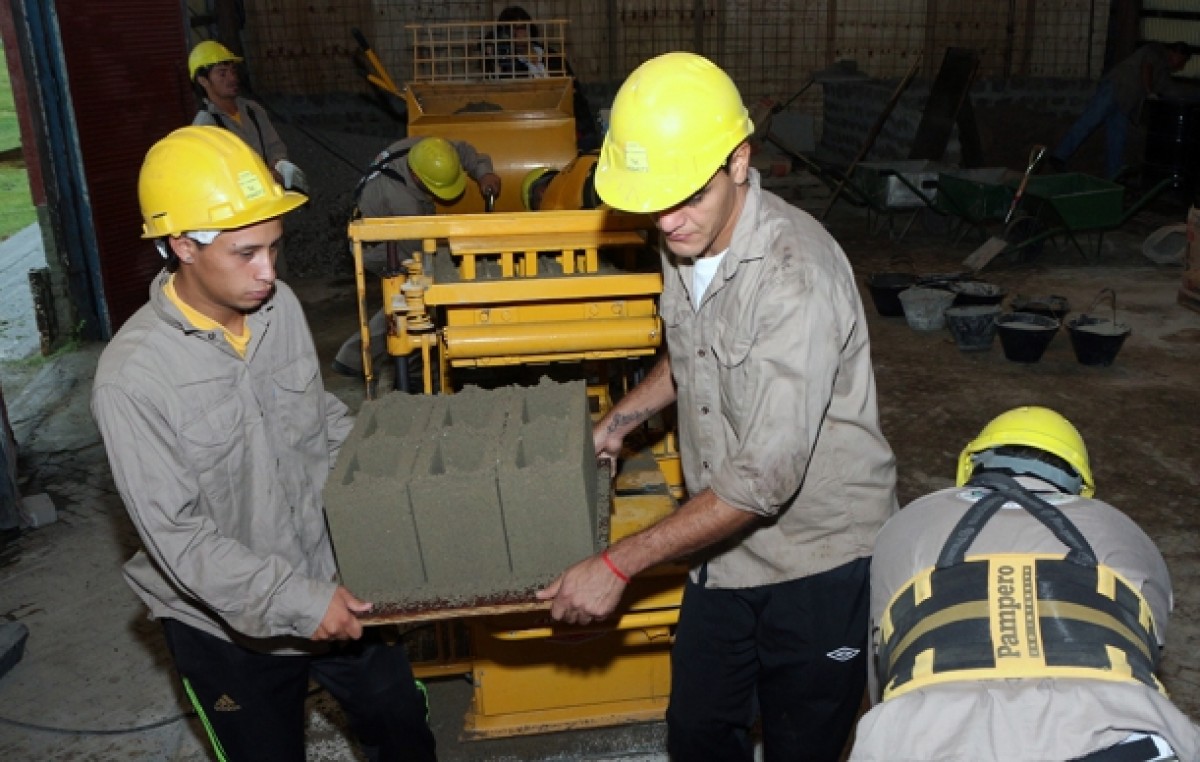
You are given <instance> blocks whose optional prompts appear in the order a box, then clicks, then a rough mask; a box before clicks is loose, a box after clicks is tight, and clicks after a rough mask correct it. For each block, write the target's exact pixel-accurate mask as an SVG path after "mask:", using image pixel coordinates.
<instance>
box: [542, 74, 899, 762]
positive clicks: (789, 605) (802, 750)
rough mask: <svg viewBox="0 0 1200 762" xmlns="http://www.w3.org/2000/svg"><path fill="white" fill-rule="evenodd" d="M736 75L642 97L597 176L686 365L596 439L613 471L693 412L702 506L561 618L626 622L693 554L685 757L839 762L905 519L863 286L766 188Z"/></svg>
mask: <svg viewBox="0 0 1200 762" xmlns="http://www.w3.org/2000/svg"><path fill="white" fill-rule="evenodd" d="M752 131H753V126H752V124H751V122H750V119H749V116H748V115H747V113H746V108H745V106H744V105H743V102H742V98H741V95H740V94H739V93H738V90H737V87H736V86H735V85H734V83H733V81H732V80H730V78H729V77H728V75H726V74H725V72H723V71H722V70H721V69H719V68H718V67H717V66H715V65H714V64H713V63H711V62H710V61H708V60H706V59H704V58H702V57H700V56H697V55H694V54H691V53H668V54H666V55H663V56H660V57H658V58H654V59H651V60H650V61H648V62H646V63H644V64H642V65H641V66H640V67H638V69H636V70H635V71H634V72H633V73H632V74H631V75H630V76H629V78H628V79H627V80H626V81H625V83H624V84H623V85H622V86H621V89H620V91H619V92H618V93H617V96H616V99H615V101H614V103H613V109H612V122H611V127H610V129H609V132H608V135H607V137H606V138H605V142H604V145H603V147H602V149H601V153H600V162H599V165H598V168H597V170H596V190H597V191H598V192H599V194H600V197H601V198H602V199H603V200H604V202H605V203H607V204H608V205H609V206H611V207H613V208H614V209H619V210H623V211H630V212H638V213H646V214H650V215H653V217H654V219H655V221H656V224H657V227H658V229H659V231H660V232H661V239H662V266H663V280H664V283H663V293H662V298H661V300H660V311H661V314H662V319H663V323H664V325H665V328H666V340H667V341H666V344H667V352H666V353H665V354H664V355H663V356H662V357H660V358H659V360H658V362H657V364H656V365H655V366H654V368H653V369H652V370H651V371H650V372H649V373H648V375H647V376H646V378H645V379H644V380H643V381H642V382H641V383H640V384H638V385H637V386H636V387H635V388H634V389H633V390H632V391H631V392H630V393H629V394H628V395H626V396H625V397H624V398H622V399H621V400H620V401H619V402H618V403H617V404H616V405H615V406H614V407H613V408H612V409H611V410H609V411H608V412H607V413H606V414H605V415H604V416H603V418H601V420H600V421H599V422H598V423H597V424H596V427H595V430H594V441H595V448H596V454H597V456H598V457H599V458H601V459H602V460H615V459H617V458H618V457H619V455H620V451H621V448H622V444H623V441H624V438H625V436H626V435H627V434H629V433H630V432H631V431H633V430H634V429H635V428H637V427H638V426H640V425H641V424H642V423H644V422H645V421H647V420H648V419H649V418H650V417H651V416H653V415H654V414H656V413H657V412H658V411H660V410H662V409H663V408H665V407H667V406H668V405H670V404H671V403H675V406H676V409H677V417H678V427H679V442H680V452H681V457H682V464H683V470H684V477H685V480H686V485H687V491H688V495H689V498H688V499H687V501H686V502H684V503H683V504H682V505H681V506H680V507H679V509H678V510H676V511H675V512H674V513H673V514H671V515H670V516H668V517H667V518H665V519H663V520H661V521H659V522H658V523H657V524H655V525H653V526H651V527H649V528H647V529H645V530H643V531H641V532H639V533H636V534H633V535H631V536H629V537H626V538H624V539H622V540H621V541H619V542H617V543H615V544H614V545H612V546H610V547H609V548H608V549H607V550H606V551H604V552H602V553H600V554H598V555H596V556H593V557H590V558H587V559H584V560H583V561H581V562H579V563H578V564H576V565H574V566H572V567H571V568H569V569H567V570H566V571H565V572H564V573H563V574H562V576H560V577H559V578H558V579H556V580H555V581H553V582H552V583H551V584H550V585H548V586H547V587H546V588H545V589H544V590H541V591H539V592H538V597H540V598H542V599H547V600H552V601H553V604H552V608H551V614H552V616H553V617H555V618H556V619H559V620H562V621H565V622H571V623H579V624H586V623H588V622H591V621H593V620H598V619H603V618H605V617H607V616H608V615H609V614H611V613H612V612H613V610H614V608H615V607H616V606H617V604H618V602H619V601H620V599H621V597H622V594H623V592H624V591H625V588H626V586H627V585H628V584H629V583H630V581H631V579H632V578H633V577H634V576H636V575H637V574H639V573H641V572H642V571H644V570H646V569H648V568H649V567H651V566H654V565H656V564H660V563H663V562H666V561H672V560H677V559H687V560H688V561H689V562H690V564H691V572H690V575H689V578H688V580H687V582H686V584H685V589H684V594H683V603H682V606H681V609H680V614H679V624H678V628H677V630H676V633H675V642H674V645H673V647H672V650H671V669H672V673H671V697H670V704H669V708H668V710H667V749H668V752H669V753H670V754H671V756H672V758H673V759H678V760H688V762H693V761H694V760H746V761H747V762H748V761H749V760H751V759H752V758H753V756H754V748H753V746H754V739H753V737H752V734H751V729H752V727H753V726H754V725H755V721H756V713H757V714H758V715H759V718H760V719H761V728H762V744H763V752H764V759H766V760H768V762H775V761H776V760H798V759H803V760H837V759H838V758H839V757H840V755H841V753H842V751H843V748H844V747H845V744H846V739H847V738H848V736H849V734H850V731H851V729H852V728H853V726H854V720H855V718H856V716H857V713H858V710H859V707H860V705H861V703H862V699H863V693H864V688H865V685H866V680H867V668H866V647H867V639H866V634H867V601H868V591H867V577H868V569H869V565H870V556H871V550H872V545H873V542H874V539H875V534H876V533H877V532H878V531H879V528H880V527H881V526H882V525H883V522H884V520H885V519H886V518H887V517H888V516H890V515H891V514H892V513H893V512H894V511H895V508H896V497H895V482H896V473H895V458H894V457H893V455H892V451H891V448H890V447H889V446H888V443H887V441H886V440H885V439H884V437H883V433H882V431H881V428H880V422H879V415H878V411H877V406H876V393H875V380H874V372H873V370H872V367H871V353H870V343H869V341H868V338H867V320H866V317H865V315H864V312H863V307H862V303H861V301H860V299H859V295H858V287H857V285H856V283H855V277H854V272H853V271H852V270H851V268H850V264H849V262H848V261H847V260H846V257H845V255H844V254H843V252H842V250H841V248H840V247H839V246H838V244H837V243H836V242H835V241H834V240H833V238H831V237H830V235H829V234H828V233H827V232H826V231H825V229H824V228H822V227H821V225H820V223H818V222H817V221H816V220H815V219H813V218H812V217H811V216H810V215H808V214H806V213H805V212H803V211H801V210H799V209H797V208H796V207H793V206H791V205H789V204H787V203H786V202H784V201H783V200H782V199H780V198H778V197H777V196H774V195H772V194H771V193H769V192H767V191H764V190H763V189H762V187H761V185H760V183H759V176H758V172H757V171H755V170H754V169H753V168H751V167H750V145H749V143H748V142H747V138H749V136H750V134H751V132H752Z"/></svg>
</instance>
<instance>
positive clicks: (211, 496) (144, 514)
mask: <svg viewBox="0 0 1200 762" xmlns="http://www.w3.org/2000/svg"><path fill="white" fill-rule="evenodd" d="M138 196H139V200H140V202H141V209H142V215H143V219H144V227H143V238H148V239H153V240H154V242H155V245H156V246H157V247H158V249H159V252H160V253H161V254H162V255H163V257H164V258H165V259H166V266H165V268H164V269H163V271H162V272H161V273H159V275H158V277H156V278H155V279H154V282H153V283H152V284H151V286H150V301H149V303H147V304H146V305H145V306H143V307H142V308H141V309H140V310H138V311H137V312H136V313H135V314H134V315H133V316H132V317H131V318H130V319H129V320H128V321H127V322H126V323H125V324H124V325H123V326H122V327H121V329H120V331H118V332H117V335H116V336H115V337H113V339H112V341H111V343H110V344H109V345H108V347H106V348H105V350H104V352H103V354H102V355H101V357H100V362H99V365H98V367H97V370H96V376H95V386H94V388H93V390H92V403H91V406H92V414H93V416H94V417H95V419H96V422H97V424H98V425H99V429H100V433H101V435H102V437H103V439H104V445H105V449H106V450H107V453H108V459H109V463H110V465H111V467H112V474H113V479H114V481H115V482H116V485H117V490H118V492H119V493H120V495H121V499H122V500H123V501H124V503H125V507H126V509H127V510H128V512H129V516H130V518H131V519H132V521H133V524H134V526H135V527H136V528H137V531H138V536H139V537H140V538H141V543H142V549H141V550H139V551H138V552H137V553H136V554H135V555H134V556H133V557H132V558H131V559H130V560H129V561H128V562H127V563H126V565H125V577H126V580H127V581H128V582H129V584H130V586H131V587H132V588H133V590H134V592H136V593H137V594H138V596H139V597H140V598H141V599H142V601H143V602H144V603H145V604H146V606H147V607H148V608H149V610H150V616H151V617H152V618H154V619H157V620H159V622H160V623H161V625H162V628H163V633H164V635H165V638H166V643H167V646H168V649H169V650H170V653H171V656H172V658H173V660H174V663H175V667H176V669H177V671H178V672H179V675H180V676H181V678H182V679H183V684H184V688H185V691H186V693H187V695H188V697H189V698H190V699H191V700H192V703H193V704H194V706H195V709H196V712H197V713H198V714H199V715H200V717H201V719H202V721H203V723H204V726H205V729H206V730H207V731H208V733H209V737H210V741H211V742H212V744H213V747H214V749H215V750H216V753H217V757H218V758H219V759H222V760H231V761H237V760H253V761H254V762H264V761H267V762H274V761H275V760H279V761H280V762H283V761H285V760H286V761H287V762H296V760H303V759H304V756H305V752H304V723H305V708H304V704H305V697H306V696H307V694H308V685H309V679H310V678H311V679H313V680H315V681H316V682H317V683H318V684H320V685H321V686H322V687H324V688H325V689H326V690H328V691H329V693H330V694H331V695H332V696H333V697H334V698H335V699H337V700H338V702H339V703H340V704H341V705H342V707H343V708H344V709H345V710H346V713H347V715H348V717H349V718H350V722H351V725H352V727H353V728H354V730H355V732H356V734H357V735H358V738H359V740H360V742H361V743H362V745H363V749H364V752H365V754H366V758H367V759H369V760H400V759H404V760H432V759H435V753H434V739H433V735H432V733H431V732H430V730H429V727H428V725H427V724H426V719H425V717H426V712H427V707H426V704H425V700H424V697H423V695H422V692H421V691H420V690H419V687H418V685H417V684H416V683H415V681H414V679H413V674H412V669H411V667H410V665H409V662H408V659H407V657H406V655H405V651H404V647H403V646H402V645H391V644H388V643H385V642H384V641H383V640H382V639H381V638H380V636H379V634H378V630H377V629H369V630H366V631H364V629H363V626H362V624H361V623H360V621H359V615H360V614H364V613H366V612H369V611H370V610H371V606H372V604H371V603H368V602H366V601H363V600H361V599H359V598H358V597H356V596H355V595H354V594H353V593H351V592H350V591H349V590H347V589H346V588H345V587H343V586H341V585H339V584H338V582H337V579H336V572H337V569H336V566H335V563H334V556H333V549H332V547H331V545H330V539H329V534H328V531H327V529H326V524H325V512H324V506H323V504H322V501H321V490H322V488H323V486H324V484H325V479H326V478H327V476H328V474H329V472H330V469H331V468H332V466H333V463H334V460H335V458H336V456H337V453H338V449H339V448H340V447H341V445H342V442H343V440H344V439H345V438H346V436H347V435H348V434H349V432H350V429H351V426H352V419H351V417H350V415H349V414H348V411H347V408H346V406H345V405H343V404H342V403H341V402H339V401H338V400H337V398H335V397H333V396H332V395H330V394H328V393H327V392H326V391H325V389H324V387H323V385H322V383H321V374H320V373H319V372H318V364H317V355H316V350H315V348H314V346H313V341H312V336H311V334H310V332H309V328H308V324H307V322H306V321H305V318H304V313H303V312H302V311H301V308H300V303H299V302H298V301H297V299H296V296H295V294H294V293H293V292H292V290H291V289H289V288H288V287H287V286H286V285H285V284H283V283H282V282H280V281H277V280H276V278H275V257H276V252H277V251H278V249H279V245H280V236H281V231H282V223H281V217H282V216H283V215H284V214H286V213H288V212H290V211H291V210H293V209H295V208H296V207H298V206H299V205H300V204H302V203H304V201H305V198H304V196H302V195H301V194H299V193H295V192H292V191H285V190H284V189H283V188H282V187H280V186H279V185H278V184H276V183H275V181H274V179H273V178H272V177H271V174H270V173H269V171H268V170H267V166H266V165H265V164H264V163H263V161H262V159H261V158H260V157H259V156H258V155H257V154H255V153H254V152H253V151H252V150H251V149H250V148H249V147H248V146H247V145H246V144H245V143H244V142H242V141H241V140H239V139H238V138H237V137H235V136H234V135H233V134H232V133H230V132H228V131H226V130H222V129H220V128H217V127H184V128H183V129H180V130H176V131H175V132H173V133H171V134H170V135H168V136H167V137H165V138H163V139H162V140H160V141H159V142H158V143H156V144H155V145H154V146H152V147H151V148H150V150H149V152H148V153H147V154H146V158H145V161H144V163H143V165H142V169H141V174H140V177H139V180H138Z"/></svg>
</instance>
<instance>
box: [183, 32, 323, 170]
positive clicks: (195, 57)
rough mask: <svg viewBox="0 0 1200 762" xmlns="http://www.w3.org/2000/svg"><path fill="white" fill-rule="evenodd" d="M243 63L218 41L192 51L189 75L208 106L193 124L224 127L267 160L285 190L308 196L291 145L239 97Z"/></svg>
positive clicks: (262, 111)
mask: <svg viewBox="0 0 1200 762" xmlns="http://www.w3.org/2000/svg"><path fill="white" fill-rule="evenodd" d="M241 62H242V57H241V56H238V55H235V54H234V53H233V52H232V51H231V50H230V49H229V48H227V47H225V46H224V45H222V44H221V43H219V42H216V41H214V40H205V41H204V42H201V43H198V44H197V45H196V47H194V48H192V52H191V53H190V54H189V55H188V75H189V76H190V77H191V80H192V83H193V84H194V85H195V86H196V88H197V89H198V92H197V95H198V96H199V97H200V98H201V100H202V102H203V104H204V107H203V108H201V109H200V110H199V111H198V112H196V118H195V119H193V120H192V124H195V125H213V126H217V127H224V128H225V129H227V130H229V131H230V132H232V133H233V134H235V135H237V136H238V137H239V138H241V139H242V140H244V141H246V144H247V145H249V146H250V147H251V148H253V149H254V150H255V151H256V152H257V153H258V155H259V156H261V157H262V158H263V161H265V162H266V163H267V166H268V167H270V168H271V174H272V175H274V176H275V180H276V181H277V182H279V183H280V184H282V185H283V187H284V188H286V189H288V190H298V191H300V192H301V193H308V180H307V179H306V178H305V176H304V172H303V171H301V169H300V168H299V167H297V166H296V165H295V164H293V163H292V162H291V161H288V156H287V146H286V145H284V143H283V140H282V139H281V138H280V137H279V133H278V132H276V131H275V126H274V125H273V124H271V119H270V117H268V116H267V111H266V109H264V108H263V107H262V106H260V105H259V104H258V103H255V102H254V101H252V100H250V99H248V98H243V97H241V95H240V94H239V93H240V92H241V82H240V81H239V79H238V71H237V64H239V63H241Z"/></svg>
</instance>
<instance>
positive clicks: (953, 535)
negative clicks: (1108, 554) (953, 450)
mask: <svg viewBox="0 0 1200 762" xmlns="http://www.w3.org/2000/svg"><path fill="white" fill-rule="evenodd" d="M967 486H970V487H983V488H984V489H990V490H992V492H991V494H989V495H986V496H985V497H983V498H981V499H979V500H978V501H976V502H975V504H974V505H972V506H971V508H970V509H969V510H967V512H966V513H965V514H963V517H962V518H961V519H959V520H958V523H957V524H956V525H955V526H954V530H953V531H952V532H950V536H949V537H948V538H946V544H945V545H943V546H942V552H941V555H939V556H938V560H937V567H938V568H939V569H945V568H947V567H950V566H954V565H956V564H960V563H962V562H963V559H964V558H965V557H966V555H967V551H968V550H969V549H970V548H971V545H972V544H973V543H974V542H975V538H976V536H978V534H979V530H981V529H983V527H984V525H985V524H987V523H988V520H990V519H991V518H992V516H994V515H995V514H996V511H998V510H1000V507H1001V506H1003V505H1004V504H1005V503H1007V502H1010V501H1011V502H1014V503H1016V504H1017V505H1019V506H1021V507H1022V508H1024V509H1025V510H1026V511H1028V512H1029V514H1030V515H1031V516H1033V517H1034V518H1035V519H1037V520H1038V521H1040V522H1042V524H1044V525H1045V526H1046V528H1047V529H1049V530H1050V531H1051V532H1053V533H1054V536H1055V537H1056V538H1058V540H1059V542H1061V543H1062V544H1063V545H1066V546H1067V547H1068V548H1070V552H1068V553H1067V558H1066V560H1068V561H1070V562H1072V563H1076V564H1079V565H1081V566H1095V565H1096V563H1097V561H1096V552H1095V551H1094V550H1092V546H1091V544H1090V543H1089V542H1088V541H1087V539H1086V538H1085V537H1084V536H1083V533H1081V532H1080V531H1079V529H1078V528H1076V526H1075V525H1074V524H1072V523H1071V520H1070V519H1068V518H1067V517H1066V516H1065V515H1063V512H1062V511H1060V510H1059V509H1058V508H1056V507H1054V506H1053V505H1051V504H1050V503H1048V502H1046V501H1045V500H1043V499H1041V498H1040V497H1038V496H1037V495H1035V494H1033V493H1032V492H1030V491H1029V490H1027V489H1025V488H1024V487H1022V486H1021V485H1020V483H1018V482H1017V480H1016V479H1014V478H1012V477H1011V476H1008V475H1007V474H1000V473H995V472H992V473H985V474H979V475H978V476H975V477H973V478H972V479H971V481H970V482H968V483H967Z"/></svg>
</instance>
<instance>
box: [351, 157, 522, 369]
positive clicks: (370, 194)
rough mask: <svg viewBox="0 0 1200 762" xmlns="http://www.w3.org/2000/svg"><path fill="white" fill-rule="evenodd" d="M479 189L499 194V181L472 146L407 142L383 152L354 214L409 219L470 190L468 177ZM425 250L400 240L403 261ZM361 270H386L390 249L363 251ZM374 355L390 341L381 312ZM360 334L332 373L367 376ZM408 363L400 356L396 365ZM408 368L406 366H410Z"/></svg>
mask: <svg viewBox="0 0 1200 762" xmlns="http://www.w3.org/2000/svg"><path fill="white" fill-rule="evenodd" d="M468 175H469V176H470V177H471V179H473V180H474V181H475V182H476V183H477V184H478V185H479V192H480V193H481V194H483V196H484V198H489V197H490V198H492V199H495V198H498V197H499V196H500V177H499V175H497V174H496V173H495V172H493V171H492V159H491V157H490V156H488V155H487V154H482V153H479V152H478V151H476V150H475V147H474V146H472V145H471V144H470V143H467V142H465V141H462V140H446V139H444V138H435V137H414V138H404V139H403V140H399V141H397V142H395V143H392V144H391V145H390V146H388V147H387V148H386V149H384V150H383V152H381V153H380V154H379V155H378V156H376V157H375V160H374V161H372V162H371V166H369V167H367V171H366V174H364V175H363V177H362V179H361V180H359V181H358V187H356V188H355V189H354V203H355V205H356V214H357V215H358V216H361V217H410V216H422V215H429V214H434V213H436V212H437V206H436V204H435V202H438V201H440V202H444V203H449V202H451V201H454V200H455V199H456V198H458V197H459V196H461V195H462V194H463V192H464V191H465V190H466V187H467V176H468ZM420 250H421V242H420V241H400V242H399V243H398V252H399V254H400V256H399V260H400V262H403V261H404V260H405V259H409V258H411V257H412V256H413V254H414V253H415V252H418V251H420ZM363 266H364V267H365V268H366V269H367V270H369V271H370V272H373V273H375V274H376V275H381V274H382V273H383V272H384V270H385V269H386V268H387V266H388V263H387V249H386V247H385V246H384V245H383V244H374V245H372V246H369V247H367V248H366V249H365V250H364V251H363ZM370 330H371V347H372V351H373V352H374V353H375V354H376V355H377V356H381V353H382V352H383V351H384V350H385V348H386V347H385V341H386V339H387V315H385V314H384V313H383V311H382V310H380V311H379V312H377V313H375V315H374V316H372V317H371V322H370ZM362 351H363V350H362V336H361V335H360V333H359V332H358V331H355V332H354V334H353V335H351V336H350V338H348V339H346V341H345V342H344V343H343V344H342V346H341V348H339V349H338V352H337V356H336V357H335V358H334V360H333V370H334V371H335V372H337V373H339V374H341V375H343V376H350V377H351V378H361V377H362V375H363V357H362ZM403 361H405V360H404V359H402V358H398V362H403ZM406 367H407V366H406Z"/></svg>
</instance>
